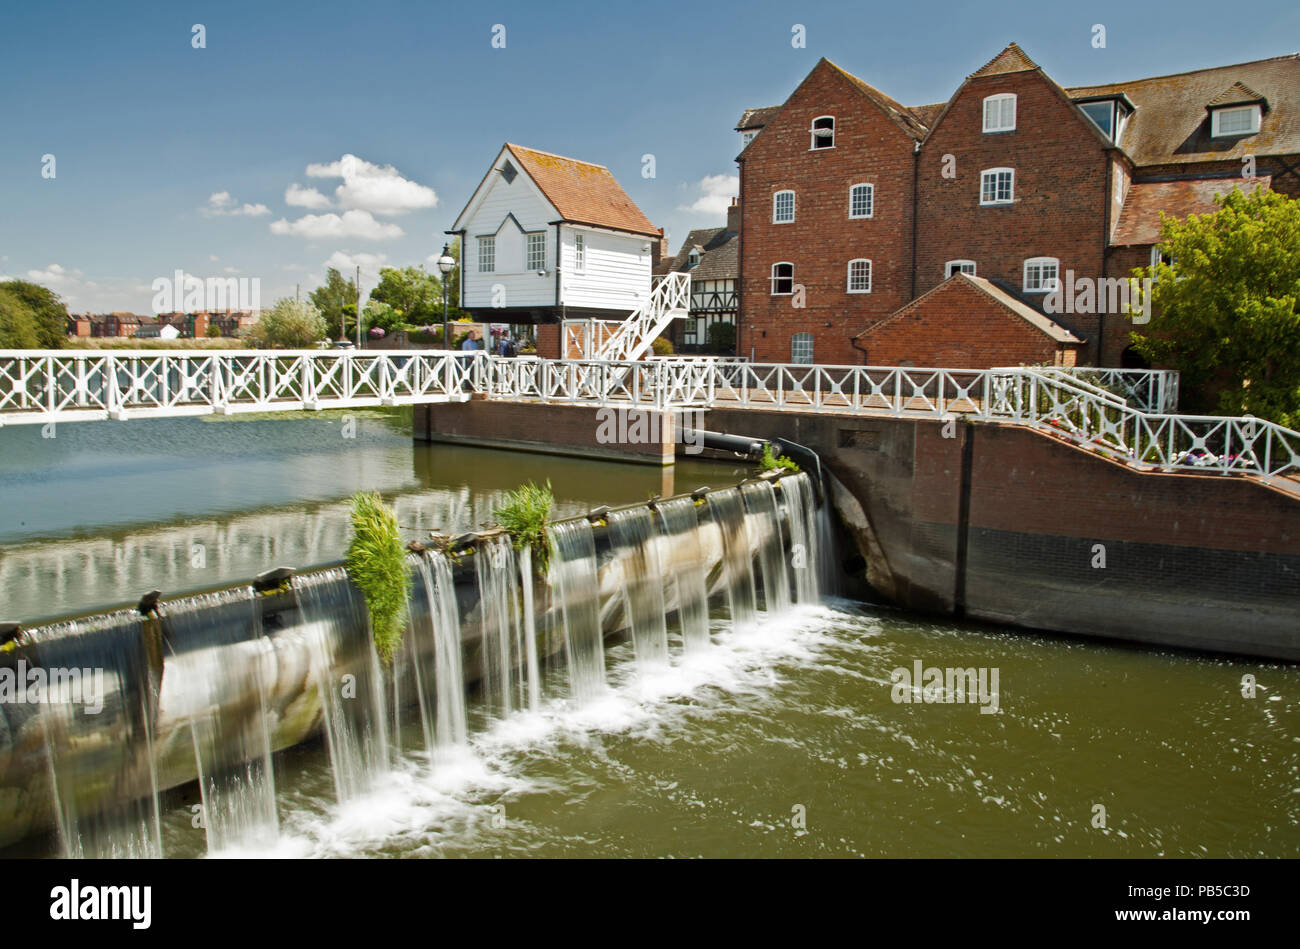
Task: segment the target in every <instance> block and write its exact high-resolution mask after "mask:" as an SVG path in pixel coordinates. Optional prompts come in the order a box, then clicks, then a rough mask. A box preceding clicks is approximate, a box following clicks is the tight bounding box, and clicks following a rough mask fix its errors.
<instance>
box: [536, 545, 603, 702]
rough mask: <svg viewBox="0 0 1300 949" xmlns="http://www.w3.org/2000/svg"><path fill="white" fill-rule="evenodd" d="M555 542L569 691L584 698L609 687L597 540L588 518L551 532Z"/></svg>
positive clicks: (555, 585) (554, 573)
mask: <svg viewBox="0 0 1300 949" xmlns="http://www.w3.org/2000/svg"><path fill="white" fill-rule="evenodd" d="M547 534H548V536H549V538H550V541H551V547H552V554H551V570H550V573H551V577H550V579H551V587H552V589H553V590H554V593H555V597H556V599H557V600H558V601H559V606H560V618H561V622H562V624H563V628H564V650H565V656H566V658H567V660H568V667H569V691H570V694H571V695H572V696H573V697H574V698H576V699H579V700H584V699H588V698H592V697H593V696H596V695H599V694H600V693H601V692H603V691H604V689H605V645H604V637H603V635H602V632H601V625H600V583H599V580H598V579H597V576H596V542H595V539H594V537H593V536H592V532H591V524H590V523H588V522H587V521H585V520H576V521H562V522H560V523H559V524H553V525H551V527H550V528H548V529H547Z"/></svg>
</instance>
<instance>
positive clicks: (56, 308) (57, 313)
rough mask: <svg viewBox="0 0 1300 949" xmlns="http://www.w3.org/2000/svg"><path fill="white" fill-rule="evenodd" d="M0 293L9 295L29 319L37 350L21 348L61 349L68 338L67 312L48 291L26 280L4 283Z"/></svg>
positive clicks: (56, 295)
mask: <svg viewBox="0 0 1300 949" xmlns="http://www.w3.org/2000/svg"><path fill="white" fill-rule="evenodd" d="M0 291H5V292H7V293H9V294H10V295H11V296H12V297H13V298H14V299H16V300H17V301H18V302H19V303H20V304H21V305H22V306H23V307H24V308H25V309H26V310H27V312H28V313H29V314H30V315H31V319H32V324H33V326H34V328H35V332H36V346H35V347H24V348H39V349H62V348H63V344H64V342H65V341H66V340H67V338H68V308H67V306H65V305H64V303H63V300H61V299H60V298H59V295H58V294H57V293H55V292H54V291H53V290H51V289H49V288H48V287H42V286H41V285H40V284H39V283H31V282H29V281H27V280H6V281H5V282H4V283H0Z"/></svg>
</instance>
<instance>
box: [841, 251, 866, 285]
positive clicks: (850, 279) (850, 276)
mask: <svg viewBox="0 0 1300 949" xmlns="http://www.w3.org/2000/svg"><path fill="white" fill-rule="evenodd" d="M854 264H866V265H867V285H866V286H865V287H854V286H853V265H854ZM844 289H845V290H846V291H847V292H849V293H870V292H871V261H870V260H869V259H867V258H866V257H855V258H853V259H852V260H850V261H849V267H848V271H847V276H846V279H845V282H844Z"/></svg>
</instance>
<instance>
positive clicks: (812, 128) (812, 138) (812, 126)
mask: <svg viewBox="0 0 1300 949" xmlns="http://www.w3.org/2000/svg"><path fill="white" fill-rule="evenodd" d="M822 119H830V120H831V143H830V144H829V145H818V144H817V132H818V128H817V123H818V122H820V121H821V120H822ZM834 147H835V116H833V115H819V116H817V117H816V118H815V119H813V120H812V122H811V123H809V125H808V151H810V152H820V151H823V150H824V149H827V148H834Z"/></svg>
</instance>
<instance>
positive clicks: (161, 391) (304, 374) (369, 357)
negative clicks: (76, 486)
mask: <svg viewBox="0 0 1300 949" xmlns="http://www.w3.org/2000/svg"><path fill="white" fill-rule="evenodd" d="M483 361H484V357H483V354H482V353H478V352H453V351H449V352H440V351H439V352H429V351H423V352H407V351H397V352H373V353H372V352H359V353H358V352H333V351H324V352H322V351H317V350H267V351H247V350H242V351H231V352H183V351H175V350H159V351H149V352H146V351H138V350H137V351H125V352H117V351H107V352H65V351H62V350H8V351H0V425H3V424H15V423H22V422H29V423H30V422H43V421H79V420H86V419H103V418H113V419H121V418H129V417H137V418H143V417H148V416H159V415H171V416H174V415H203V414H210V413H218V412H219V413H233V412H256V411H274V410H281V411H283V410H287V409H293V408H303V409H320V408H346V407H352V406H367V405H402V404H411V403H415V402H426V401H430V400H432V399H435V398H459V397H463V396H464V395H465V394H466V393H468V392H469V391H474V390H481V389H482V386H483V383H482V376H483V372H484V369H483Z"/></svg>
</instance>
